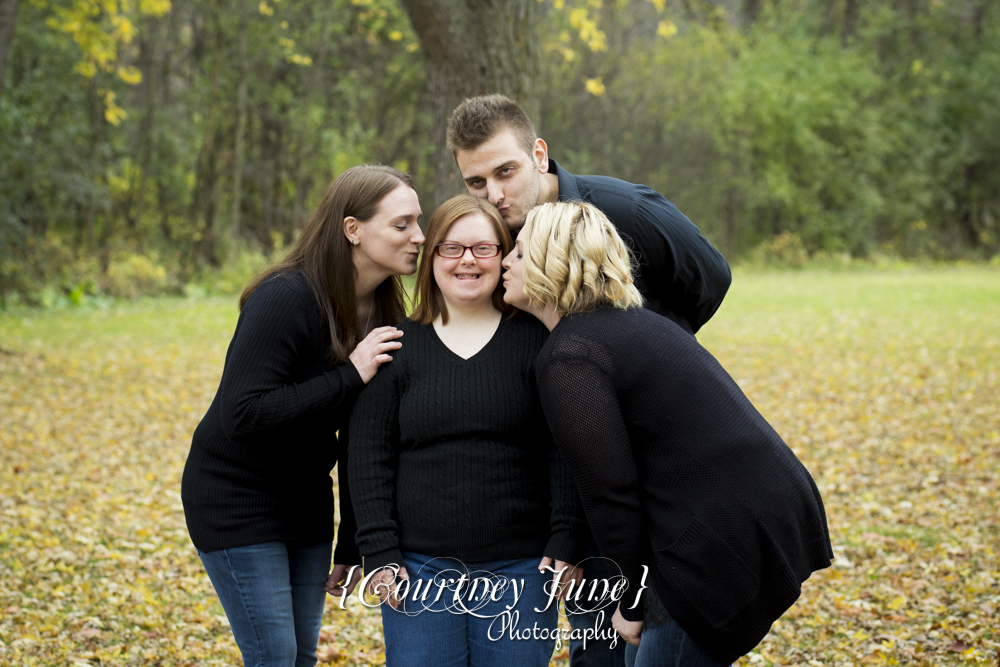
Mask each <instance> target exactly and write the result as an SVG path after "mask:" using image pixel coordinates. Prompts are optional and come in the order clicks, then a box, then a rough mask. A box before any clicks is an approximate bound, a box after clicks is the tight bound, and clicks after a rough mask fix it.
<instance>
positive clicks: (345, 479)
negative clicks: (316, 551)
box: [333, 424, 361, 565]
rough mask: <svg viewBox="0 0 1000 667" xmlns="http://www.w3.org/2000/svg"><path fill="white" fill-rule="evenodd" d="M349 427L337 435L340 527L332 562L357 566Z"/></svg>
mask: <svg viewBox="0 0 1000 667" xmlns="http://www.w3.org/2000/svg"><path fill="white" fill-rule="evenodd" d="M350 430H351V429H350V426H349V425H348V424H344V425H343V427H341V429H340V433H338V434H337V489H338V490H339V492H340V525H339V526H338V527H337V548H336V550H335V551H334V553H333V562H334V563H336V564H338V565H358V564H360V563H361V554H359V553H358V545H357V542H355V537H354V536H355V534H356V533H357V532H358V522H357V519H356V518H355V516H354V503H353V502H352V499H351V484H350V479H349V477H350V475H349V474H348V472H347V471H348V468H349V466H350V462H349V459H348V455H349V451H348V450H349V449H350V442H351V436H350Z"/></svg>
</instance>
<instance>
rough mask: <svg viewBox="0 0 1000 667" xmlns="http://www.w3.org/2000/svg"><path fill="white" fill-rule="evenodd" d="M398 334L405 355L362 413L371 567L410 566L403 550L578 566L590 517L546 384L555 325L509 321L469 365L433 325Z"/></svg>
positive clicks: (388, 369)
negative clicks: (542, 385) (557, 437)
mask: <svg viewBox="0 0 1000 667" xmlns="http://www.w3.org/2000/svg"><path fill="white" fill-rule="evenodd" d="M399 327H400V328H401V329H402V330H403V331H404V332H405V334H404V336H403V347H402V348H401V349H400V350H397V351H396V352H395V353H394V354H393V360H392V362H390V363H388V364H386V365H383V366H382V368H381V369H380V370H379V372H378V375H376V377H375V379H374V380H372V382H371V383H370V384H369V386H368V387H367V388H366V389H365V391H364V392H362V394H361V397H360V398H359V399H358V402H357V405H356V406H355V410H354V414H353V416H352V417H351V444H350V448H351V452H350V464H349V471H350V481H351V488H352V490H353V494H354V507H355V512H356V515H357V520H358V534H357V543H358V547H359V549H360V551H361V555H362V556H364V561H365V569H366V571H368V572H371V571H374V570H375V569H377V568H379V567H382V566H384V565H389V564H392V563H396V564H402V554H401V551H412V552H416V553H420V554H424V555H428V556H437V557H450V558H457V559H459V560H461V561H463V562H465V563H475V562H484V561H490V560H499V559H509V558H535V557H537V558H539V559H540V558H541V557H542V556H543V555H544V556H550V557H552V558H558V559H561V560H567V561H569V560H572V559H573V557H574V556H575V554H574V542H575V540H574V531H576V530H578V529H579V527H580V518H578V517H581V513H580V512H579V506H578V501H577V500H576V497H575V493H574V490H573V486H572V481H571V478H570V475H569V472H568V470H567V469H566V467H565V465H564V464H563V462H562V460H561V459H560V458H559V456H558V453H557V451H556V449H555V447H554V445H553V444H552V438H551V435H550V433H549V430H548V427H547V426H546V424H545V419H544V417H543V415H542V409H541V405H540V404H539V401H538V393H537V390H536V387H535V372H534V371H535V357H536V356H537V354H538V351H539V350H540V349H541V347H542V344H543V343H544V342H545V338H546V335H547V332H546V331H545V328H544V327H543V326H542V325H541V324H539V323H538V321H537V320H535V319H534V318H509V317H506V316H505V317H504V319H502V320H501V322H500V325H499V327H498V328H497V331H496V333H495V334H494V335H493V338H492V339H491V340H490V341H489V342H488V343H487V344H486V346H485V347H484V348H483V349H482V350H480V351H479V352H478V353H476V354H475V355H473V356H472V357H470V358H469V359H467V360H466V359H462V358H461V357H459V356H458V355H456V354H455V353H454V352H452V351H451V350H450V349H448V347H447V346H445V344H444V343H443V342H441V339H440V338H438V336H437V333H435V331H434V328H433V326H431V325H422V324H417V323H414V322H403V323H402V324H400V325H399Z"/></svg>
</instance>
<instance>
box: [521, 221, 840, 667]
mask: <svg viewBox="0 0 1000 667" xmlns="http://www.w3.org/2000/svg"><path fill="white" fill-rule="evenodd" d="M630 264H631V259H630V257H629V253H628V250H627V249H626V248H625V244H624V243H622V239H621V237H620V236H619V235H618V232H617V231H616V230H615V228H614V226H613V225H612V224H611V223H610V222H609V221H608V219H607V218H606V217H605V216H604V214H603V213H601V211H600V210H598V209H597V208H595V207H594V206H592V205H590V204H586V203H550V204H544V205H542V206H539V207H537V208H535V209H533V210H532V211H531V213H529V215H528V219H527V222H526V223H525V225H524V227H523V228H522V229H521V231H520V233H519V234H518V236H517V244H516V249H515V250H514V251H513V252H511V253H510V254H509V255H508V256H507V257H505V258H504V261H503V266H504V267H505V268H506V269H507V271H506V273H504V282H505V285H506V288H507V292H506V295H505V298H506V299H507V302H508V303H510V304H512V305H514V306H516V307H518V308H522V309H524V310H526V311H528V312H530V313H533V314H535V315H537V316H538V318H539V319H540V320H541V321H542V322H543V323H544V324H545V326H546V327H548V328H549V329H550V330H551V332H552V333H551V334H550V336H549V338H548V340H547V341H546V343H545V347H544V348H543V349H542V351H541V352H540V353H539V355H538V362H537V369H538V386H539V392H540V394H541V398H542V403H543V405H544V406H545V415H546V417H547V418H548V423H549V426H550V427H551V428H552V433H553V435H554V436H555V439H556V442H557V443H558V446H559V450H560V452H561V453H562V455H563V456H564V457H565V459H566V462H567V464H568V466H569V468H570V469H571V470H572V472H573V477H574V479H575V480H576V483H577V488H579V490H580V497H581V499H582V502H583V507H584V509H585V510H586V515H587V519H588V522H589V524H590V527H591V528H592V530H593V533H594V537H595V538H596V540H597V543H598V545H599V546H600V549H601V553H602V555H603V556H604V557H606V558H609V559H611V560H613V561H614V562H615V563H617V565H618V566H619V567H621V569H622V572H623V574H624V576H625V577H626V579H627V581H628V592H627V594H626V595H625V597H624V599H623V600H622V602H620V603H619V607H618V610H617V611H616V612H615V615H614V619H613V622H614V626H615V628H616V629H617V630H618V631H619V633H620V634H621V635H622V636H623V637H624V638H625V639H626V640H627V641H628V642H629V646H628V647H626V653H625V662H626V665H628V667H653V666H656V665H685V666H686V667H719V665H728V664H730V663H731V662H733V661H735V660H736V659H737V658H738V657H740V656H741V655H743V654H745V653H747V652H748V651H750V650H751V649H752V648H753V647H754V646H756V645H757V643H758V642H759V641H760V640H761V639H762V638H763V637H764V635H765V634H766V633H767V631H768V629H769V628H770V627H771V624H772V623H773V622H774V621H775V620H776V619H777V618H778V617H779V616H781V614H782V613H784V611H785V610H786V609H788V607H790V606H791V605H792V603H794V602H795V600H796V599H797V598H798V596H799V591H800V584H801V582H803V581H805V580H806V579H807V578H808V577H809V576H810V574H811V573H812V572H813V571H815V570H819V569H822V568H825V567H828V566H829V565H830V559H831V558H832V557H833V551H832V548H831V546H830V535H829V532H828V530H827V524H826V514H825V512H824V509H823V501H822V500H821V498H820V495H819V491H818V490H817V488H816V485H815V483H814V482H813V479H812V477H810V476H809V472H808V471H807V470H806V469H805V467H804V466H803V465H802V463H800V462H799V460H798V459H797V458H796V457H795V454H794V453H793V452H792V450H791V449H789V448H788V446H786V445H785V443H784V442H782V440H781V437H780V436H778V434H777V433H775V431H774V429H772V428H771V427H770V426H769V425H768V423H767V422H766V421H765V420H764V418H763V417H761V415H760V414H759V413H758V412H757V410H756V409H754V407H753V405H752V404H751V403H750V401H749V400H747V397H746V396H744V395H743V392H741V391H740V388H739V387H738V386H737V385H736V383H735V382H734V381H733V379H732V378H731V377H729V375H728V374H727V373H726V371H725V370H724V369H723V368H722V366H720V365H719V362H717V361H716V360H715V359H714V358H713V357H712V355H711V354H709V352H708V351H707V350H705V348H703V347H701V346H700V345H699V344H698V343H697V341H695V339H694V337H692V336H691V335H690V334H689V333H687V332H686V331H685V330H683V329H681V327H680V326H678V325H677V324H676V323H674V322H673V321H671V320H669V319H667V318H666V317H662V316H660V315H657V314H656V313H654V312H652V311H650V310H646V309H645V308H642V307H641V306H642V297H641V296H640V295H639V292H638V291H637V290H636V288H635V285H633V284H632V274H631V270H630ZM644 568H645V570H646V571H644ZM647 575H648V576H647ZM641 585H645V586H646V587H647V588H646V589H641ZM640 590H641V591H642V595H641V597H640V598H639V604H634V601H635V599H636V594H637V593H639V591H640Z"/></svg>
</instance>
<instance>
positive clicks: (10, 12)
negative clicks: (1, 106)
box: [0, 0, 19, 94]
mask: <svg viewBox="0 0 1000 667" xmlns="http://www.w3.org/2000/svg"><path fill="white" fill-rule="evenodd" d="M18 2H19V0H0V94H2V93H3V89H4V84H5V83H6V81H7V54H8V53H10V44H11V42H12V41H14V22H15V21H16V20H17V5H18Z"/></svg>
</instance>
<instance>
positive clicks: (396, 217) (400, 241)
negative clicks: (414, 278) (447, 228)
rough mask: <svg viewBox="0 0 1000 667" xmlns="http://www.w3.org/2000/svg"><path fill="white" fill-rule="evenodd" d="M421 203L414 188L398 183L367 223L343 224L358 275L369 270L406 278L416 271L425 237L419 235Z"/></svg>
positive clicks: (352, 219) (347, 221) (351, 222)
mask: <svg viewBox="0 0 1000 667" xmlns="http://www.w3.org/2000/svg"><path fill="white" fill-rule="evenodd" d="M419 220H420V201H419V200H418V199H417V193H416V192H415V191H414V190H413V188H411V187H409V186H408V185H406V184H404V183H400V184H399V186H398V187H397V188H395V189H394V190H392V191H391V192H390V193H389V194H387V195H386V196H385V197H384V198H383V199H382V201H381V202H379V205H378V211H377V212H376V213H375V215H373V216H372V217H371V219H370V220H368V221H367V222H359V221H357V220H355V219H354V218H351V217H349V218H347V219H346V220H345V221H344V232H345V234H347V238H348V239H350V240H351V241H352V243H353V241H357V244H355V245H354V253H355V254H356V264H357V265H358V267H359V271H365V270H370V271H373V272H377V273H381V274H384V275H385V277H388V276H395V275H409V274H411V273H413V272H414V271H416V270H417V258H418V257H419V254H420V246H421V245H422V244H423V242H424V234H423V232H421V231H420V225H419V224H418V222H419Z"/></svg>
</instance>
